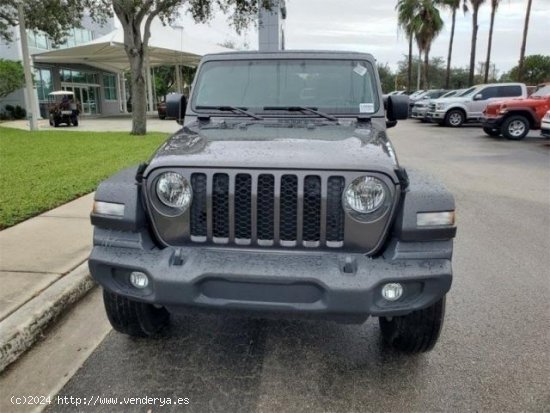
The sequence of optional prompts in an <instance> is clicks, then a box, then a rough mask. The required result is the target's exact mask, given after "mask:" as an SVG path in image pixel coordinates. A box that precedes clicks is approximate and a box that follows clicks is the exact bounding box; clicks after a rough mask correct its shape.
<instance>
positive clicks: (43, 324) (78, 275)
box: [0, 261, 96, 372]
mask: <svg viewBox="0 0 550 413" xmlns="http://www.w3.org/2000/svg"><path fill="white" fill-rule="evenodd" d="M95 285H96V284H95V281H94V280H93V279H92V277H91V276H90V272H89V270H88V261H86V262H84V263H83V264H80V265H79V266H78V267H76V268H75V269H74V270H72V271H71V272H69V273H68V274H67V275H65V276H64V277H62V278H61V279H59V280H58V281H56V282H55V283H53V284H52V285H51V286H50V287H48V288H47V289H46V290H44V291H43V292H42V293H41V294H39V295H38V296H36V297H35V298H33V299H32V300H30V301H29V302H27V303H26V304H25V305H23V306H22V307H20V308H19V309H18V310H16V311H15V312H14V313H12V314H11V315H9V316H8V317H7V318H6V319H4V320H3V321H2V322H0V372H2V371H3V370H4V369H5V368H6V367H7V366H8V365H10V364H11V363H13V362H14V361H15V360H17V359H18V358H19V357H20V356H21V355H22V354H23V353H24V352H25V351H27V350H28V349H29V348H30V347H31V346H32V345H33V344H34V343H35V342H36V341H37V340H38V339H39V338H40V337H41V336H42V333H43V332H44V330H45V329H46V328H47V327H48V326H50V325H51V323H52V322H53V321H55V319H56V318H57V317H58V316H59V315H60V314H61V313H63V312H64V311H65V310H66V309H67V308H68V307H70V306H71V305H72V304H74V303H75V302H77V301H78V300H79V299H80V298H81V297H83V296H84V295H85V294H86V293H87V292H88V291H90V290H91V289H92V287H94V286H95Z"/></svg>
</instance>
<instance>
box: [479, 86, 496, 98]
mask: <svg viewBox="0 0 550 413" xmlns="http://www.w3.org/2000/svg"><path fill="white" fill-rule="evenodd" d="M479 94H480V95H481V99H478V100H486V99H491V98H496V97H497V96H498V88H497V87H496V86H491V87H486V88H485V89H483V90H481V91H480V92H479Z"/></svg>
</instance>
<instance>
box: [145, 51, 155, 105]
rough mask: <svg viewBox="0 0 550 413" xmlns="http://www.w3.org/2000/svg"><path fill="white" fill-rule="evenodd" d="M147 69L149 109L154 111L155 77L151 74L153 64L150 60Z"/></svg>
mask: <svg viewBox="0 0 550 413" xmlns="http://www.w3.org/2000/svg"><path fill="white" fill-rule="evenodd" d="M148 60H149V59H148ZM145 70H146V71H147V111H148V112H153V111H154V110H155V106H154V102H153V78H152V76H151V66H150V64H149V61H147V67H146V69H145Z"/></svg>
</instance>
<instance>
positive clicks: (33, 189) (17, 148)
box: [0, 127, 167, 229]
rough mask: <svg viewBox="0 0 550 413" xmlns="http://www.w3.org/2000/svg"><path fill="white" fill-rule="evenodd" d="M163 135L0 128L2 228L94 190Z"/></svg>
mask: <svg viewBox="0 0 550 413" xmlns="http://www.w3.org/2000/svg"><path fill="white" fill-rule="evenodd" d="M166 137H167V134H162V133H151V134H149V135H147V136H142V137H137V136H131V135H129V134H128V133H125V132H76V131H75V132H67V131H63V132H57V131H39V132H28V131H23V130H18V129H10V128H2V127H0V177H1V179H0V229H2V228H6V227H9V226H12V225H15V224H17V223H18V222H20V221H23V220H25V219H27V218H30V217H32V216H34V215H37V214H40V213H42V212H44V211H47V210H49V209H52V208H54V207H56V206H59V205H61V204H64V203H66V202H68V201H71V200H73V199H75V198H77V197H79V196H81V195H84V194H87V193H90V192H92V191H94V190H95V188H96V187H97V184H98V183H99V182H100V181H101V180H103V179H105V178H107V177H108V176H110V175H112V174H113V173H115V172H117V171H118V170H120V169H122V168H124V167H126V166H131V165H135V164H137V163H140V162H142V161H145V160H147V159H148V158H149V156H150V155H151V154H152V153H153V151H154V150H155V149H156V148H157V147H158V146H159V145H160V144H161V143H162V142H163V141H164V140H165V139H166Z"/></svg>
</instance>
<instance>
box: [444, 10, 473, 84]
mask: <svg viewBox="0 0 550 413" xmlns="http://www.w3.org/2000/svg"><path fill="white" fill-rule="evenodd" d="M461 4H462V9H463V10H464V13H466V12H467V11H468V5H467V3H466V0H441V5H443V6H445V7H447V8H449V9H451V35H450V38H449V52H448V53H447V70H446V72H445V89H449V85H450V82H451V58H452V55H453V43H454V38H455V26H456V11H457V10H458V9H459V8H460V5H461Z"/></svg>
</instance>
